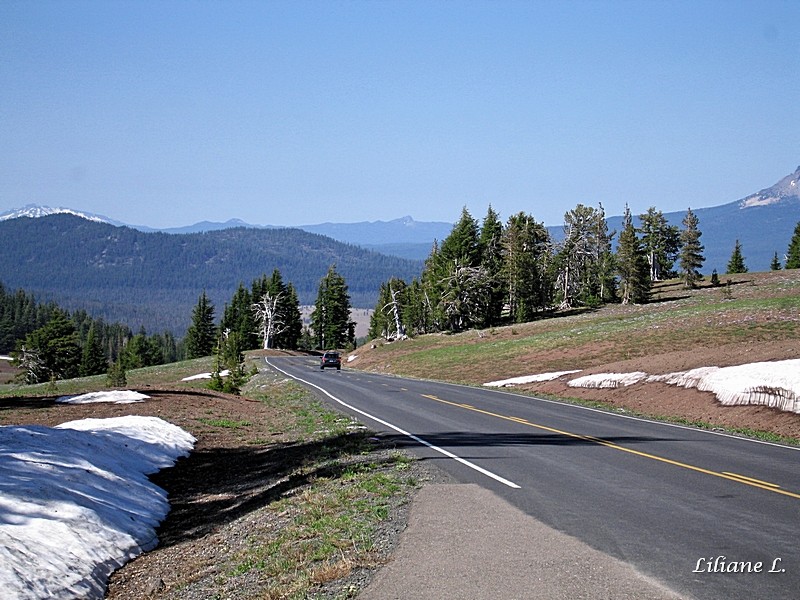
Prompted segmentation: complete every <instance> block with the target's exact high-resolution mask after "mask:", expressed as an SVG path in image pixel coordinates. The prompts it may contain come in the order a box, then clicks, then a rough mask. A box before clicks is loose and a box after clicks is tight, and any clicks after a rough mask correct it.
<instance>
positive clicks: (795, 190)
mask: <svg viewBox="0 0 800 600" xmlns="http://www.w3.org/2000/svg"><path fill="white" fill-rule="evenodd" d="M656 208H658V206H656ZM687 208H690V207H687ZM691 208H692V211H693V212H694V213H695V214H696V215H697V217H698V218H699V219H700V230H701V231H702V233H703V235H702V238H701V242H702V243H703V244H704V245H705V257H706V261H705V264H704V267H703V272H704V273H709V274H710V273H711V272H712V271H713V270H715V269H716V270H717V272H719V273H720V274H721V273H724V272H725V269H726V266H727V264H728V260H729V259H730V255H731V253H732V252H733V248H734V245H735V243H736V240H739V242H740V243H741V245H742V252H743V254H744V257H745V263H746V264H747V266H748V268H749V269H750V270H751V271H765V270H767V269H769V264H770V261H771V260H772V257H773V255H774V254H775V252H777V253H778V257H779V258H780V259H781V260H782V259H783V254H784V253H785V252H786V249H787V248H788V245H789V240H790V239H791V236H792V232H793V231H794V227H795V225H796V224H797V223H798V222H800V167H798V168H797V170H796V171H795V172H794V173H791V174H789V175H787V176H786V177H784V178H783V179H781V180H780V181H779V182H778V183H776V184H775V185H773V186H771V187H768V188H765V189H763V190H761V191H759V192H756V193H754V194H751V195H749V196H747V197H745V198H742V199H740V200H736V201H734V202H730V203H728V204H723V205H721V206H715V207H711V208H694V207H691ZM520 210H525V209H524V207H522V208H521V209H520ZM58 213H68V214H73V215H77V216H82V217H84V218H86V219H90V220H92V221H97V222H104V223H109V224H111V225H116V226H122V225H125V224H124V223H120V222H119V221H114V220H112V219H109V218H108V217H103V216H101V215H96V214H91V213H84V212H79V211H76V210H72V209H69V208H48V207H45V206H34V205H30V206H26V207H24V208H21V209H18V210H13V211H9V212H6V213H3V214H0V221H4V220H8V219H14V218H17V217H23V216H24V217H41V216H44V215H48V214H58ZM685 215H686V212H685V211H679V212H671V213H665V214H664V216H665V217H666V218H667V220H668V221H669V222H670V223H671V224H673V225H676V226H678V227H679V228H680V227H682V225H681V221H682V220H683V218H684V216H685ZM535 216H536V215H535V214H534V217H535ZM636 217H638V215H637V214H634V224H635V225H638V224H639V221H638V218H636ZM607 220H608V224H609V229H610V230H612V231H613V230H616V231H617V232H619V231H620V230H621V229H622V217H621V216H612V217H609V218H608V219H607ZM128 227H132V228H134V229H137V230H139V231H149V232H156V231H160V232H163V233H176V234H191V233H202V232H211V231H220V230H225V229H231V228H236V227H245V228H248V229H280V228H282V227H281V226H277V225H253V224H249V223H245V222H244V221H242V220H240V219H231V220H229V221H226V222H224V223H217V222H211V221H202V222H200V223H195V224H194V225H188V226H185V227H175V228H170V229H161V230H158V229H153V228H150V227H145V226H141V225H128ZM452 228H453V223H446V222H441V221H432V222H426V221H415V220H414V219H413V218H412V217H410V216H406V217H402V218H399V219H394V220H391V221H362V222H357V223H320V224H316V225H302V226H299V227H297V228H296V229H300V230H302V231H306V232H309V233H316V234H319V235H323V236H326V237H330V238H333V239H334V240H337V241H339V242H344V243H347V244H355V245H357V246H361V247H362V248H366V249H369V250H374V251H376V252H379V253H381V254H386V255H390V256H397V257H401V258H406V259H410V260H415V261H419V260H424V259H425V258H427V257H428V255H429V254H430V251H431V247H432V245H433V242H434V240H438V241H440V242H441V241H442V240H443V239H444V238H446V237H447V236H448V235H449V234H450V231H451V230H452ZM548 230H549V231H550V234H551V236H552V237H553V238H554V239H560V238H562V237H563V228H562V227H561V226H550V227H548ZM387 240H391V241H387Z"/></svg>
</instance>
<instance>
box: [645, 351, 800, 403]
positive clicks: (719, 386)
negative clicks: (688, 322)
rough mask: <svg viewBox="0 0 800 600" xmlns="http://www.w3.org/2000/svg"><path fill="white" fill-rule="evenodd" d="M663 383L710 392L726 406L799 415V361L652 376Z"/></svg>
mask: <svg viewBox="0 0 800 600" xmlns="http://www.w3.org/2000/svg"><path fill="white" fill-rule="evenodd" d="M648 381H663V382H665V383H669V384H672V385H679V386H682V387H686V388H697V389H698V390H700V391H702V392H713V393H714V394H715V395H716V396H717V399H718V400H719V401H720V402H721V403H722V404H725V405H726V406H733V405H737V404H761V405H764V406H769V407H772V408H778V409H780V410H785V411H789V412H794V413H800V359H795V360H779V361H775V362H761V363H750V364H747V365H740V366H738V367H704V368H701V369H692V370H691V371H684V372H682V373H670V374H668V375H654V376H651V377H649V378H648Z"/></svg>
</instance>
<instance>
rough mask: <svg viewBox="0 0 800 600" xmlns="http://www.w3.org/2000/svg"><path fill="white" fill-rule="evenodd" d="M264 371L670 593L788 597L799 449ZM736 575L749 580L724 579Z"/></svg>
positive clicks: (295, 366)
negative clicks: (297, 384)
mask: <svg viewBox="0 0 800 600" xmlns="http://www.w3.org/2000/svg"><path fill="white" fill-rule="evenodd" d="M269 362H270V364H271V365H272V366H273V367H274V368H277V369H280V370H282V371H283V372H284V373H286V374H287V375H290V376H292V377H295V378H297V379H299V380H300V381H301V382H303V383H304V384H305V385H308V386H311V387H312V389H314V390H315V391H316V392H317V393H319V394H320V395H321V396H322V397H323V398H325V399H326V401H328V402H330V403H332V404H334V405H335V406H336V407H337V408H338V409H340V410H343V411H345V412H347V413H349V414H351V415H353V416H355V417H356V418H358V419H359V420H360V421H362V422H364V423H365V424H366V425H368V426H369V427H371V428H373V429H375V430H376V431H379V432H381V433H382V435H385V436H390V437H392V438H394V440H395V442H396V444H397V445H398V446H402V447H408V448H410V449H412V450H413V451H414V452H416V453H417V454H419V455H421V456H423V457H425V458H426V459H429V460H435V461H436V464H437V466H440V467H441V468H443V469H444V470H446V471H447V472H448V473H449V474H450V475H451V476H452V477H454V478H455V480H456V481H459V482H463V483H471V484H477V485H480V486H482V487H483V488H486V489H487V490H490V491H492V492H493V493H494V494H497V495H499V496H501V497H502V498H503V499H505V500H506V501H508V503H510V504H511V505H513V506H514V507H516V508H518V509H520V510H521V511H523V512H524V513H526V514H527V515H530V516H531V517H533V518H535V519H536V520H538V521H540V522H541V523H544V524H546V525H548V526H550V527H553V528H555V529H556V530H558V531H560V532H563V533H566V534H568V535H570V536H573V537H575V538H577V539H579V540H581V541H582V542H584V543H586V544H588V545H589V546H590V547H592V548H594V549H596V550H599V551H600V552H603V553H606V554H608V555H610V556H613V557H615V558H616V559H619V560H620V561H623V562H624V563H628V564H630V565H632V566H634V567H635V568H636V569H637V570H638V571H640V572H641V573H644V574H645V575H647V576H649V577H652V578H654V579H655V580H658V581H661V582H662V583H663V584H664V585H666V586H667V587H669V588H670V589H672V590H675V591H676V592H678V593H680V594H682V595H686V596H690V597H694V598H700V599H706V598H708V599H718V598H730V599H738V598H741V599H745V598H746V599H747V600H753V598H770V599H777V598H798V597H800V592H799V591H798V590H800V546H798V540H799V539H800V462H799V461H800V451H799V450H797V449H794V448H788V447H785V446H779V445H773V444H765V443H759V442H754V441H750V440H744V439H741V438H735V437H730V436H725V435H720V434H715V433H711V432H703V431H698V430H694V429H690V428H684V427H676V426H672V425H667V424H662V423H654V422H650V421H644V420H641V419H634V418H630V417H626V416H622V415H617V414H611V413H607V412H603V411H597V410H592V409H587V408H583V407H577V406H570V405H565V404H561V403H555V402H550V401H547V400H539V399H534V398H531V397H528V396H520V395H515V394H510V393H505V392H500V391H495V390H489V389H479V388H470V387H463V386H455V385H448V384H442V383H435V382H430V381H420V380H412V379H403V378H396V377H390V376H381V375H375V374H367V373H362V372H359V371H351V370H348V369H347V368H346V367H345V368H344V369H343V370H342V371H331V370H326V371H324V372H323V371H320V369H319V367H318V363H317V361H316V360H315V359H313V358H278V359H273V358H271V359H269ZM718 557H723V558H718ZM739 563H746V564H739ZM736 567H739V568H740V569H742V568H743V569H749V570H750V571H751V572H744V573H742V572H726V570H729V569H731V568H736ZM759 568H760V572H756V571H757V570H758V569H759ZM770 571H772V572H770Z"/></svg>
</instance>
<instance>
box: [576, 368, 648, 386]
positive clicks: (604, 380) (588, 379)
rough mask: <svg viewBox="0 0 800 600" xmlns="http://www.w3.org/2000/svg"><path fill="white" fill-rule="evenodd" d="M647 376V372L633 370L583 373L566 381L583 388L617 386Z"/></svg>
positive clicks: (625, 384)
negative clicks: (631, 371)
mask: <svg viewBox="0 0 800 600" xmlns="http://www.w3.org/2000/svg"><path fill="white" fill-rule="evenodd" d="M646 377H647V373H642V372H641V371H634V372H633V373H597V374H595V375H584V376H583V377H578V378H577V379H572V380H571V381H569V382H567V385H568V386H570V387H583V388H618V387H619V386H628V385H633V384H634V383H639V382H640V381H641V380H642V379H645V378H646Z"/></svg>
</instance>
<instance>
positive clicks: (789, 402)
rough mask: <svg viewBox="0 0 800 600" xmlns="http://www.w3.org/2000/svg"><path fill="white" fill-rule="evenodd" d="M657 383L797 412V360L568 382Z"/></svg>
mask: <svg viewBox="0 0 800 600" xmlns="http://www.w3.org/2000/svg"><path fill="white" fill-rule="evenodd" d="M577 372H578V371H562V372H560V373H542V374H539V375H526V376H523V377H514V378H512V379H504V380H502V381H493V382H490V383H484V384H483V385H485V386H490V387H503V386H505V385H518V384H522V383H534V382H537V381H550V380H552V379H557V378H558V377H561V376H562V375H565V374H569V373H577ZM642 381H645V382H660V383H666V384H668V385H677V386H680V387H685V388H696V389H698V390H700V391H702V392H712V393H713V394H714V395H715V396H716V397H717V400H719V401H720V402H721V403H722V404H723V405H725V406H734V405H748V404H755V405H763V406H769V407H771V408H777V409H779V410H783V411H787V412H793V413H800V359H792V360H779V361H772V362H759V363H749V364H745V365H739V366H734V367H700V368H698V369H691V370H689V371H681V372H678V373H667V374H665V375H648V374H647V373H644V372H642V371H634V372H632V373H596V374H594V375H584V376H583V377H576V378H575V379H571V380H570V381H568V382H567V385H569V386H570V387H583V388H618V387H622V386H629V385H634V384H636V383H640V382H642Z"/></svg>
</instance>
